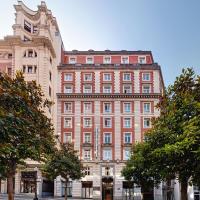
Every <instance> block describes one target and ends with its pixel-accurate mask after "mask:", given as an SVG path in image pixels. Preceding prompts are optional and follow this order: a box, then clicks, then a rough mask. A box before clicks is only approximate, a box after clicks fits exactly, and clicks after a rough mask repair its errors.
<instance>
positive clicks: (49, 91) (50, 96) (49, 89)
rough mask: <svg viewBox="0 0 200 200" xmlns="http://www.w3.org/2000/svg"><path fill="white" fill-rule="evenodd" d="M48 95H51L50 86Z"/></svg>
mask: <svg viewBox="0 0 200 200" xmlns="http://www.w3.org/2000/svg"><path fill="white" fill-rule="evenodd" d="M49 96H50V97H51V87H50V86H49Z"/></svg>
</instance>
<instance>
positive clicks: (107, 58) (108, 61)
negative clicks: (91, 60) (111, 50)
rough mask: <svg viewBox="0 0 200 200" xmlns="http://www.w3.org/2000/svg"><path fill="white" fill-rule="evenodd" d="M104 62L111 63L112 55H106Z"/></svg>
mask: <svg viewBox="0 0 200 200" xmlns="http://www.w3.org/2000/svg"><path fill="white" fill-rule="evenodd" d="M103 63H104V64H110V63H111V57H110V56H105V57H104V60H103Z"/></svg>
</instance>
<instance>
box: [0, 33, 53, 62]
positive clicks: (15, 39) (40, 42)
mask: <svg viewBox="0 0 200 200" xmlns="http://www.w3.org/2000/svg"><path fill="white" fill-rule="evenodd" d="M3 46H8V47H12V46H21V47H30V46H33V47H36V46H47V47H48V48H49V50H50V51H51V54H52V56H53V57H54V58H55V57H56V53H55V50H54V48H53V45H52V43H51V41H50V40H49V39H48V38H47V37H44V36H35V37H33V38H32V40H31V41H26V42H24V41H23V40H21V38H20V36H6V37H5V38H4V40H0V47H3Z"/></svg>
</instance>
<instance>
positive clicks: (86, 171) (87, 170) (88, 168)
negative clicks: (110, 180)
mask: <svg viewBox="0 0 200 200" xmlns="http://www.w3.org/2000/svg"><path fill="white" fill-rule="evenodd" d="M84 170H85V175H86V176H89V175H90V167H85V169H84Z"/></svg>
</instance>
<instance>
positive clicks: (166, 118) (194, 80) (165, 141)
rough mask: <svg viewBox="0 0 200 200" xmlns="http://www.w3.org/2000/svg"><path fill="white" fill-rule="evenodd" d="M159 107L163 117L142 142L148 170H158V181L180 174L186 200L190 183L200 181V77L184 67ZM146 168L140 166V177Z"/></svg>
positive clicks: (133, 165) (134, 165)
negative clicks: (146, 150)
mask: <svg viewBox="0 0 200 200" xmlns="http://www.w3.org/2000/svg"><path fill="white" fill-rule="evenodd" d="M157 108H158V109H160V117H158V118H156V119H154V120H153V121H152V123H153V128H152V129H151V130H150V131H148V132H147V133H146V134H145V142H144V144H143V146H148V147H149V150H148V153H147V154H146V157H147V160H151V162H149V166H148V169H147V170H148V172H152V170H153V171H154V172H156V173H157V175H156V176H154V177H153V178H154V179H157V178H158V179H157V180H158V181H159V179H160V180H169V179H172V178H174V177H177V178H178V180H179V182H180V184H181V199H182V200H185V199H187V185H188V182H189V181H190V182H192V183H195V184H198V183H199V180H200V176H199V175H200V173H199V165H200V159H199V158H200V151H199V149H200V134H199V133H200V77H199V76H196V75H195V72H194V71H193V70H192V69H190V68H189V69H183V71H182V74H181V75H180V76H179V77H177V78H176V80H175V82H174V84H173V85H171V86H169V87H168V88H167V90H166V92H165V94H164V96H163V97H162V98H161V99H160V102H159V104H158V105H157ZM143 150H144V149H143V148H142V150H141V151H143ZM133 154H134V151H133ZM135 156H136V157H138V156H139V154H138V153H136V155H135ZM131 160H132V158H131ZM132 161H133V162H132V167H136V168H138V164H137V162H134V160H132ZM129 162H130V161H128V163H129ZM128 163H127V166H126V168H127V167H128ZM143 169H144V170H146V168H142V169H141V176H142V174H143V173H144V172H145V171H144V170H143ZM133 174H134V173H132V174H131V176H132V177H133V178H134V175H133ZM154 175H155V174H154ZM146 181H148V179H147V180H146Z"/></svg>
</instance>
